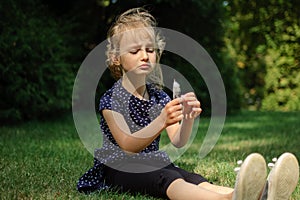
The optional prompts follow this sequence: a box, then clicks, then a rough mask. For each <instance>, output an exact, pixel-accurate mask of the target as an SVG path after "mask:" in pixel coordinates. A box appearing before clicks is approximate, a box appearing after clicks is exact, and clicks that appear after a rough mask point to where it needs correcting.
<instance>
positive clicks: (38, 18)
mask: <svg viewBox="0 0 300 200" xmlns="http://www.w3.org/2000/svg"><path fill="white" fill-rule="evenodd" d="M0 13H1V17H0V27H1V29H0V34H1V37H0V46H1V52H0V70H1V74H0V76H1V79H0V91H1V99H0V109H1V112H0V119H1V120H4V121H18V120H25V119H32V118H39V117H45V116H48V117H49V115H51V114H55V113H56V112H58V111H62V110H67V109H69V108H70V102H71V99H70V96H71V92H72V85H73V81H74V77H75V76H74V75H75V73H74V71H75V70H74V65H73V60H72V53H73V48H71V45H69V44H68V38H67V37H65V35H64V32H67V31H68V30H69V28H70V25H68V24H64V25H62V24H60V23H59V22H58V21H57V20H55V19H54V17H53V16H51V14H50V13H49V12H48V11H47V9H46V7H45V6H44V5H41V4H40V3H39V2H38V1H35V0H28V1H26V2H23V1H21V0H11V1H5V2H2V3H1V5H0Z"/></svg>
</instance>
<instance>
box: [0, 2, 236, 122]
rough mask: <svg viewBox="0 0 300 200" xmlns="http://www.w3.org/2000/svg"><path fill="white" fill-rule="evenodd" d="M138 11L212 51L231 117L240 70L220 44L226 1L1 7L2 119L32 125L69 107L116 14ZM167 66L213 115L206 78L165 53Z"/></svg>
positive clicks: (104, 82)
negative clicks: (81, 72)
mask: <svg viewBox="0 0 300 200" xmlns="http://www.w3.org/2000/svg"><path fill="white" fill-rule="evenodd" d="M138 6H144V7H146V8H147V9H149V10H150V12H151V13H152V14H153V15H154V16H155V17H156V18H157V19H158V23H159V26H160V27H165V28H170V29H174V30H177V31H179V32H182V33H185V34H187V35H188V36H190V37H192V38H193V39H195V40H196V41H198V43H199V44H201V45H202V46H203V47H204V48H205V49H206V50H207V51H208V53H209V54H210V55H211V56H212V58H213V60H214V61H215V62H216V64H217V66H218V67H219V70H220V72H221V74H222V77H223V79H224V83H225V87H226V91H227V102H228V110H229V112H233V111H234V110H238V109H239V105H240V103H239V100H240V98H239V90H238V89H237V85H238V82H237V80H238V79H237V77H236V75H235V74H236V72H235V70H236V69H235V68H234V67H233V65H232V60H231V59H230V57H228V55H227V52H226V49H225V44H224V41H223V36H224V28H225V27H224V22H225V21H226V20H224V18H226V12H225V7H224V4H223V1H222V0H212V1H204V0H202V1H196V0H187V1H179V0H154V1H153V0H126V1H124V0H86V1H80V0H73V1H71V0H60V1H59V0H28V1H26V2H23V1H21V0H11V1H5V2H4V3H2V4H1V5H0V14H1V18H0V25H1V28H0V34H1V37H0V45H1V53H0V59H1V61H0V68H1V71H2V72H1V80H0V89H1V96H2V99H1V100H0V108H1V113H0V119H8V120H11V119H16V120H22V119H32V118H37V117H41V116H49V115H50V114H51V113H55V114H57V111H62V110H68V109H70V108H71V92H72V86H73V81H74V78H75V74H76V71H77V69H78V68H79V66H80V64H81V62H82V61H83V59H84V57H85V56H86V55H87V54H88V53H89V52H90V51H91V50H92V49H93V48H94V47H95V46H97V44H99V43H100V42H102V41H104V40H105V39H106V33H107V30H108V28H109V27H110V25H111V23H112V22H113V20H114V19H115V17H116V16H117V15H119V14H121V13H122V12H123V11H125V10H127V9H129V8H132V7H138ZM163 62H164V63H163V64H167V65H169V66H171V67H172V66H174V68H175V69H176V70H178V71H179V72H181V73H182V74H183V75H184V76H185V77H186V79H188V80H189V81H190V84H191V85H193V86H195V88H194V89H195V91H196V93H197V95H198V96H199V97H200V99H201V101H202V102H203V104H204V107H205V108H204V109H205V111H206V112H205V113H206V114H209V110H210V106H211V105H210V97H209V93H208V91H207V87H206V84H205V83H204V82H203V80H202V78H201V75H199V74H198V75H197V72H195V69H193V67H192V66H191V65H190V64H189V63H187V62H186V61H185V60H183V59H181V58H180V57H179V56H177V57H176V56H174V55H171V54H168V53H167V52H166V54H165V55H164V60H163ZM174 63H176V64H174ZM194 72H195V73H194ZM108 73H109V72H108V71H107V70H106V72H105V74H104V75H103V76H102V77H101V80H100V82H99V87H98V95H97V99H96V105H97V104H98V98H99V96H100V95H101V94H102V93H103V92H104V91H105V90H106V89H107V88H108V87H110V86H111V84H112V82H113V80H112V78H110V77H109V76H108ZM92 92H93V91H92ZM222 101H224V100H223V99H220V102H222Z"/></svg>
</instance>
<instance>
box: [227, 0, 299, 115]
mask: <svg viewBox="0 0 300 200" xmlns="http://www.w3.org/2000/svg"><path fill="white" fill-rule="evenodd" d="M227 3H228V6H227V7H226V8H227V9H228V12H229V15H230V23H229V28H228V29H227V34H226V42H227V46H228V49H229V50H230V51H229V52H230V56H231V57H232V58H233V59H235V60H236V66H237V68H238V69H239V70H238V71H239V77H240V78H241V80H242V83H243V84H242V87H241V90H243V93H244V105H246V106H247V105H254V106H255V108H256V109H260V108H261V109H264V110H283V111H287V110H299V109H300V99H299V97H300V90H299V89H300V73H299V72H300V63H299V61H300V54H299V52H300V14H299V12H298V11H299V9H300V1H297V0H291V1H283V0H268V1H258V0H254V1H242V0H230V1H228V2H227Z"/></svg>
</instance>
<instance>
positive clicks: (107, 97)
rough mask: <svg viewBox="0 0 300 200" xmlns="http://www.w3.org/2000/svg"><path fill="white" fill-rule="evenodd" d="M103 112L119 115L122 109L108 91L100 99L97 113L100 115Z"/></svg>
mask: <svg viewBox="0 0 300 200" xmlns="http://www.w3.org/2000/svg"><path fill="white" fill-rule="evenodd" d="M103 110H113V111H116V112H119V113H121V110H122V107H121V106H120V102H119V101H118V100H117V99H113V98H112V93H111V92H110V91H108V92H106V93H105V94H104V95H103V96H102V97H101V99H100V103H99V112H100V114H101V115H102V111H103Z"/></svg>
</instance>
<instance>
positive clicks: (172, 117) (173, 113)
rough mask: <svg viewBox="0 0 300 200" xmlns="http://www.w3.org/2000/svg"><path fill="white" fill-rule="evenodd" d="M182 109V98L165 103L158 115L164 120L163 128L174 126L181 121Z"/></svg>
mask: <svg viewBox="0 0 300 200" xmlns="http://www.w3.org/2000/svg"><path fill="white" fill-rule="evenodd" d="M182 108H183V107H182V98H176V99H173V100H172V101H170V102H169V103H167V105H166V106H165V107H164V109H162V111H161V114H160V117H162V119H163V120H164V124H165V127H167V126H170V125H173V124H176V123H178V122H180V121H181V120H182V119H183V117H184V115H183V112H182V111H183V109H182Z"/></svg>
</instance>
